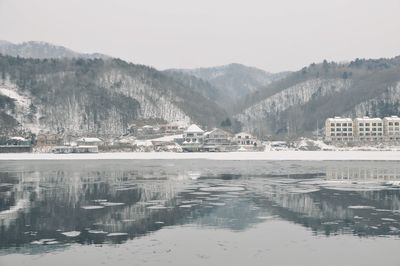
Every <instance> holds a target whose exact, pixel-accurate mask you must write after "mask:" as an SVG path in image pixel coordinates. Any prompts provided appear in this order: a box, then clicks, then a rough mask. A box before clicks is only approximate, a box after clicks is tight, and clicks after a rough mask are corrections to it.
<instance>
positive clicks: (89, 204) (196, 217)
mask: <svg viewBox="0 0 400 266" xmlns="http://www.w3.org/2000/svg"><path fill="white" fill-rule="evenodd" d="M0 226H1V227H0V265H13V266H15V265H41V266H45V265H74V264H75V265H117V266H118V265H246V264H247V265H294V264H296V265H400V257H399V256H398V250H399V248H400V241H399V240H400V164H399V163H398V162H385V161H341V162H339V161H338V162H333V161H332V162H318V161H218V160H202V159H196V160H101V161H99V160H69V161H63V160H54V161H0Z"/></svg>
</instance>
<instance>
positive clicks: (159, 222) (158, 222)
mask: <svg viewBox="0 0 400 266" xmlns="http://www.w3.org/2000/svg"><path fill="white" fill-rule="evenodd" d="M154 223H155V224H164V222H161V221H157V222H154Z"/></svg>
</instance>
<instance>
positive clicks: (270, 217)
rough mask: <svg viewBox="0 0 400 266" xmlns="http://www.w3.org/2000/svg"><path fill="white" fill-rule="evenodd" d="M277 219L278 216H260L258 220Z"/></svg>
mask: <svg viewBox="0 0 400 266" xmlns="http://www.w3.org/2000/svg"><path fill="white" fill-rule="evenodd" d="M276 217H277V216H276V215H270V216H258V217H257V219H260V220H269V219H274V218H276Z"/></svg>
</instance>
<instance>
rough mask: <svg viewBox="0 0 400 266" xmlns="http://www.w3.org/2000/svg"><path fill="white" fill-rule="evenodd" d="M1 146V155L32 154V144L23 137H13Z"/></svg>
mask: <svg viewBox="0 0 400 266" xmlns="http://www.w3.org/2000/svg"><path fill="white" fill-rule="evenodd" d="M4 144H5V145H0V153H17V152H32V142H31V140H30V139H25V138H23V137H11V138H9V139H7V140H6V142H5V143H4Z"/></svg>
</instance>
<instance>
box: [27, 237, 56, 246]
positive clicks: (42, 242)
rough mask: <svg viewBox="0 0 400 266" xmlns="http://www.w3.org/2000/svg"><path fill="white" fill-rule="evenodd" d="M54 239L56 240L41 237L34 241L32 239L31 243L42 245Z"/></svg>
mask: <svg viewBox="0 0 400 266" xmlns="http://www.w3.org/2000/svg"><path fill="white" fill-rule="evenodd" d="M55 240H56V239H55V238H43V239H39V240H36V241H32V242H31V244H37V245H43V244H46V243H47V242H53V241H55Z"/></svg>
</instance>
